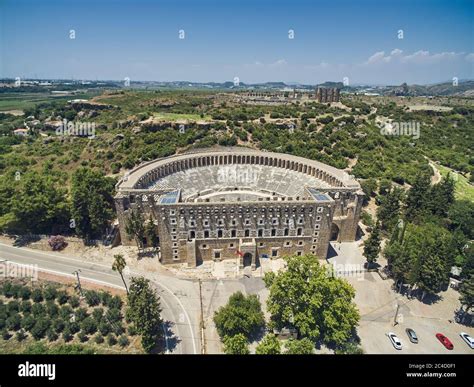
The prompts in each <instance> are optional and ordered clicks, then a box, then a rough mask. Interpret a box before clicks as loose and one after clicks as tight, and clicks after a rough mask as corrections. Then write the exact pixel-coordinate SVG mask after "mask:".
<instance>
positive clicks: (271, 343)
mask: <svg viewBox="0 0 474 387" xmlns="http://www.w3.org/2000/svg"><path fill="white" fill-rule="evenodd" d="M255 353H256V354H257V355H278V354H280V353H281V345H280V340H278V339H277V337H276V336H275V335H274V334H271V333H270V334H268V335H266V336H265V337H264V338H263V340H262V341H261V342H260V343H259V344H258V345H257V348H256V349H255Z"/></svg>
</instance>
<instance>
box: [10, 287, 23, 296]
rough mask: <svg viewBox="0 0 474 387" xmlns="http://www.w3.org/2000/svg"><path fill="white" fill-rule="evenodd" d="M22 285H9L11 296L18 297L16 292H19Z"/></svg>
mask: <svg viewBox="0 0 474 387" xmlns="http://www.w3.org/2000/svg"><path fill="white" fill-rule="evenodd" d="M22 287H23V286H21V285H17V284H13V285H12V287H11V294H12V297H13V298H18V294H19V293H20V290H21V288H22Z"/></svg>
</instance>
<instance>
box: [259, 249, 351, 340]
mask: <svg viewBox="0 0 474 387" xmlns="http://www.w3.org/2000/svg"><path fill="white" fill-rule="evenodd" d="M285 259H286V262H287V270H286V271H281V272H279V273H278V274H275V273H268V274H266V275H265V277H264V281H265V284H266V286H267V288H268V289H269V290H270V294H269V297H268V300H267V309H268V311H269V312H270V313H271V325H272V326H273V327H275V328H277V329H282V328H285V327H289V326H294V327H295V328H296V329H297V330H298V332H299V335H300V336H302V337H307V338H309V339H310V340H311V341H316V340H321V341H322V342H324V343H327V344H328V343H334V344H336V345H337V344H342V343H344V342H346V341H347V340H348V339H349V338H350V337H351V336H353V331H354V329H355V327H356V326H357V324H358V322H359V311H358V310H357V307H356V305H355V303H354V301H353V299H354V297H355V291H354V288H353V287H352V286H351V285H350V284H349V283H348V282H347V281H346V280H344V279H342V278H335V277H333V276H329V275H328V270H326V268H325V267H323V266H321V265H320V264H319V262H318V261H317V259H315V257H314V256H313V255H304V256H300V257H298V256H291V257H287V258H285Z"/></svg>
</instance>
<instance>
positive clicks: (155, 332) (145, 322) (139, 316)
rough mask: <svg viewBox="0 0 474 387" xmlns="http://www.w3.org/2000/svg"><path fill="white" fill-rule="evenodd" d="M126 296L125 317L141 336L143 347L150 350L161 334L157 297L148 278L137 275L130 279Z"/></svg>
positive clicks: (147, 350) (159, 309) (159, 308)
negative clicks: (126, 307)
mask: <svg viewBox="0 0 474 387" xmlns="http://www.w3.org/2000/svg"><path fill="white" fill-rule="evenodd" d="M127 298H128V309H127V312H126V313H127V318H128V319H129V320H130V321H132V322H133V324H134V326H135V328H136V330H137V332H138V333H139V334H140V335H141V336H142V347H143V349H144V350H145V351H146V352H150V351H151V350H153V348H154V347H155V346H156V344H157V340H159V339H160V338H161V337H162V335H163V329H162V320H161V316H160V313H161V307H160V300H159V297H158V296H157V295H156V292H155V291H154V290H153V289H152V288H151V286H150V281H149V280H147V279H145V278H143V277H138V278H132V279H131V283H130V289H129V293H128V296H127Z"/></svg>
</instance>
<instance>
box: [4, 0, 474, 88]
mask: <svg viewBox="0 0 474 387" xmlns="http://www.w3.org/2000/svg"><path fill="white" fill-rule="evenodd" d="M473 8H474V6H473V2H472V1H469V0H456V1H452V2H450V3H446V2H440V1H438V0H432V1H427V0H419V1H408V0H400V1H387V2H376V1H374V0H363V1H361V2H358V3H357V4H355V3H353V2H350V1H346V0H339V1H335V2H332V3H331V4H328V3H327V2H323V1H312V2H309V1H304V0H296V1H294V2H292V3H291V4H289V3H287V2H283V1H280V0H276V1H269V0H259V1H255V2H254V3H252V2H249V1H247V0H242V1H238V2H237V1H235V0H231V1H229V2H218V1H213V0H205V1H201V2H199V3H195V2H194V3H193V2H191V1H189V0H183V1H180V2H174V3H173V2H170V1H167V0H162V1H156V2H152V1H149V0H137V1H136V2H134V3H127V2H125V1H123V0H103V1H96V2H93V1H91V0H86V1H81V2H73V1H67V0H62V1H61V0H45V1H42V2H36V1H34V0H15V1H13V0H4V1H2V2H1V3H0V21H1V37H0V45H1V47H0V53H1V60H0V77H1V78H5V77H10V78H15V77H20V78H22V79H24V78H38V79H71V78H74V79H81V80H82V79H84V80H96V79H100V80H113V79H116V80H123V79H124V78H126V77H128V78H130V80H131V82H134V81H135V80H136V81H154V82H173V81H174V82H177V81H179V80H184V82H200V83H206V82H218V83H222V82H226V81H227V82H229V81H231V82H232V81H233V80H234V78H236V77H237V78H239V80H240V82H244V83H266V82H285V83H301V84H309V85H311V84H319V83H324V82H325V81H333V82H343V81H344V79H346V80H347V82H348V83H349V85H360V84H367V85H399V84H401V83H404V82H406V83H408V84H419V85H427V84H435V83H442V82H449V81H450V80H452V79H453V78H454V77H456V78H458V79H474V39H473V31H472V19H473V16H474V11H473ZM71 31H74V39H71V37H72V35H71ZM181 38H182V39H181ZM275 79H277V81H275Z"/></svg>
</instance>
